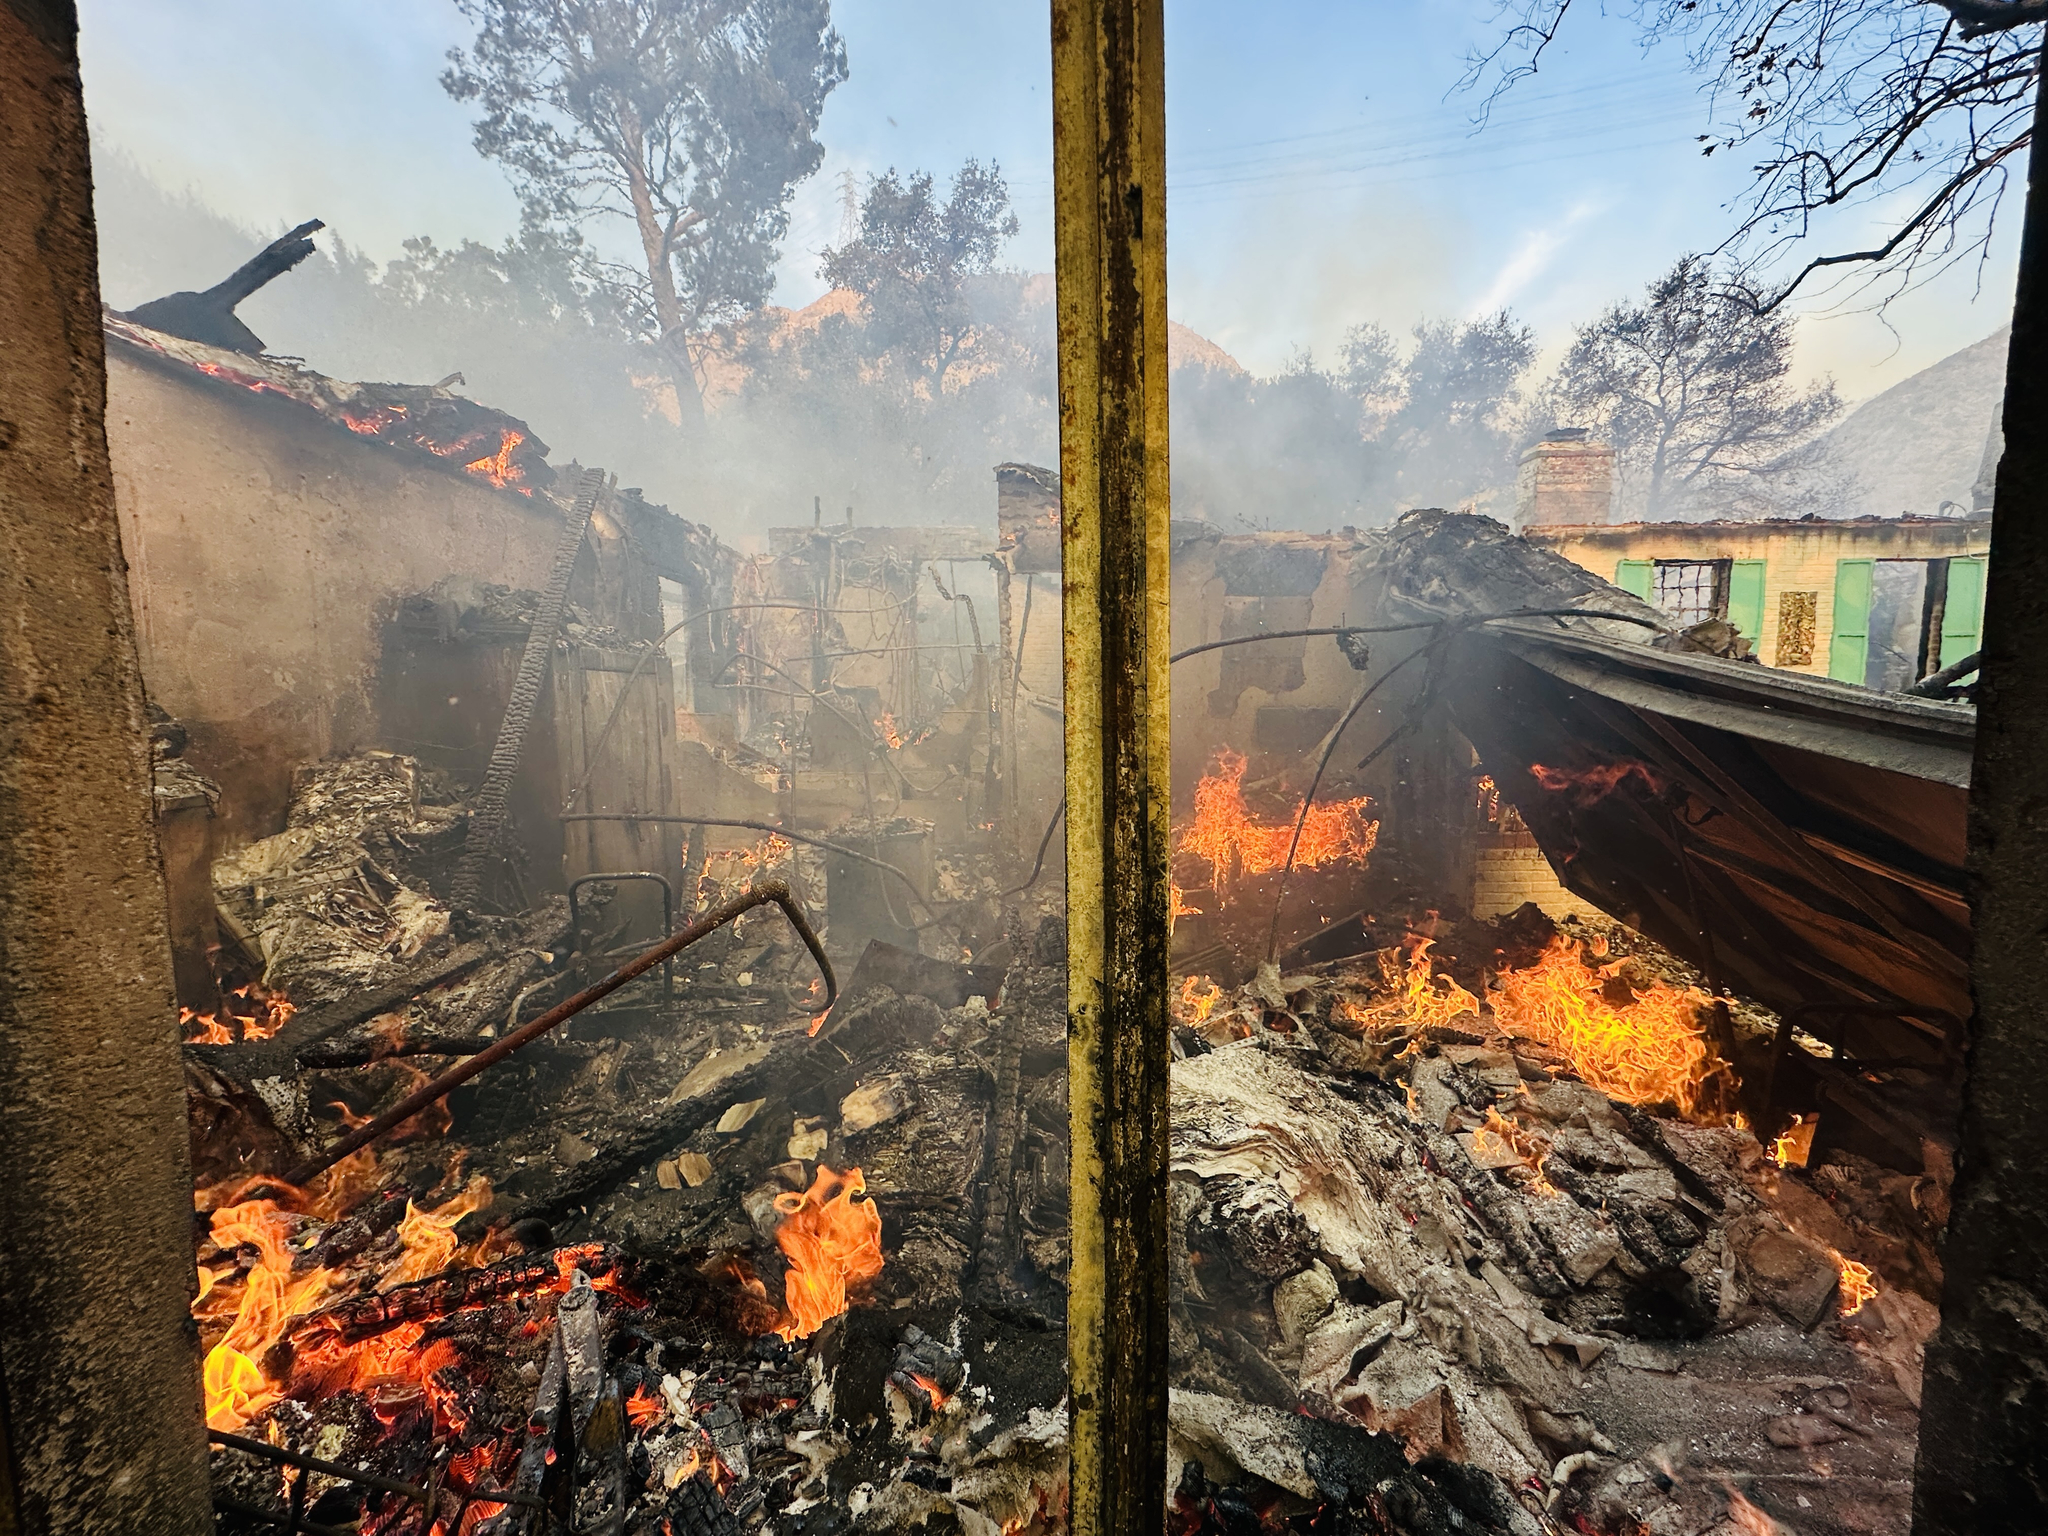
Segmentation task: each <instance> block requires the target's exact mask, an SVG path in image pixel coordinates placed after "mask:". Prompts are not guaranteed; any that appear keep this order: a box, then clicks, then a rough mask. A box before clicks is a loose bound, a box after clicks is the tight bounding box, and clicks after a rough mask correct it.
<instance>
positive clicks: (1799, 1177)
mask: <svg viewBox="0 0 2048 1536" xmlns="http://www.w3.org/2000/svg"><path fill="white" fill-rule="evenodd" d="M1366 936H1367V939H1368V940H1369V941H1376V942H1377V943H1378V945H1379V946H1381V947H1379V948H1377V949H1376V950H1371V951H1369V952H1368V953H1366V954H1364V955H1360V956H1356V957H1352V958H1349V959H1346V960H1340V961H1336V962H1331V963H1326V964H1323V965H1319V966H1315V967H1312V968H1309V969H1307V970H1304V971H1303V972H1302V973H1300V974H1293V975H1281V974H1280V973H1279V972H1278V970H1277V969H1275V968H1274V967H1272V966H1270V965H1268V966H1266V967H1264V968H1262V969H1261V970H1260V971H1259V973H1258V974H1257V975H1256V976H1255V977H1254V978H1253V980H1252V981H1251V982H1250V983H1248V984H1246V985H1244V986H1242V987H1240V988H1235V989H1228V988H1223V987H1218V986H1216V985H1214V984H1212V983H1211V982H1209V981H1208V980H1207V979H1206V978H1202V977H1189V978H1185V979H1184V980H1183V981H1182V982H1181V984H1180V989H1179V995H1178V1001H1177V1004H1176V1015H1177V1022H1176V1025H1175V1054H1176V1057H1177V1059H1176V1060H1175V1062H1174V1064H1173V1068H1172V1095H1173V1139H1172V1146H1173V1153H1172V1157H1173V1162H1172V1200H1173V1210H1172V1222H1173V1228H1172V1230H1173V1233H1174V1237H1175V1241H1174V1245H1173V1249H1172V1261H1173V1264H1174V1297H1175V1301H1174V1313H1173V1332H1172V1344H1173V1352H1174V1353H1173V1358H1174V1372H1175V1374H1174V1392H1173V1399H1172V1438H1171V1457H1170V1460H1171V1467H1170V1470H1171V1473H1172V1476H1173V1478H1174V1484H1173V1486H1174V1487H1175V1488H1176V1490H1177V1496H1176V1501H1175V1507H1176V1509H1177V1510H1178V1518H1179V1520H1180V1524H1179V1525H1178V1526H1177V1528H1178V1529H1182V1530H1185V1531H1187V1532H1190V1533H1193V1532H1207V1531H1218V1532H1221V1531H1239V1530H1250V1529H1252V1528H1253V1525H1254V1524H1256V1525H1258V1526H1259V1527H1260V1528H1261V1529H1266V1530H1271V1529H1274V1528H1276V1525H1279V1526H1286V1527H1288V1528H1291V1529H1298V1530H1324V1529H1358V1530H1374V1531H1378V1530H1398V1531H1416V1532H1419V1531H1451V1530H1470V1529H1474V1528H1479V1529H1486V1530H1499V1531H1514V1532H1518V1533H1519V1532H1532V1531H1537V1530H1576V1531H1582V1532H1601V1533H1615V1532H1624V1531H1626V1532H1647V1531H1654V1532H1658V1533H1660V1536H1664V1533H1669V1536H1680V1533H1683V1536H1694V1533H1708V1532H1745V1533H1747V1532H1756V1531H1767V1530H1768V1531H1788V1532H1800V1533H1824V1532H1845V1533H1846V1532H1851V1531H1856V1532H1866V1531H1897V1532H1904V1531H1906V1530H1907V1529H1908V1527H1909V1525H1910V1520H1911V1475H1912V1467H1913V1457H1914V1449H1915V1441H1916V1430H1917V1407H1918V1403H1919V1399H1920V1360H1921V1352H1922V1347H1923V1345H1924V1343H1925V1341H1926V1339H1927V1338H1928V1337H1929V1336H1930V1335H1931V1334H1932V1332H1933V1330H1934V1328H1935V1325H1936V1322H1937V1320H1938V1316H1937V1312H1936V1306H1935V1302H1936V1298H1937V1297H1938V1296H1939V1291H1940V1263H1939V1259H1938V1257H1937V1252H1936V1245H1937V1243H1938V1239H1939V1235H1940V1229H1941V1225H1942V1223H1943V1221H1944V1220H1945V1218H1946V1209H1947V1207H1946V1200H1947V1187H1948V1180H1949V1176H1950V1169H1949V1167H1948V1164H1947V1160H1946V1157H1945V1155H1944V1154H1943V1153H1942V1152H1941V1151H1940V1149H1939V1148H1936V1147H1934V1146H1932V1145H1931V1144H1930V1146H1929V1148H1928V1149H1927V1163H1928V1166H1927V1168H1926V1169H1925V1171H1924V1172H1922V1173H1919V1174H1913V1175H1907V1174H1901V1173H1898V1172H1895V1171H1894V1170H1892V1169H1889V1168H1885V1167H1882V1166H1880V1165H1879V1164H1877V1163H1874V1162H1872V1161H1870V1160H1868V1159H1866V1158H1863V1157H1861V1156H1859V1155H1857V1154H1856V1153H1855V1152H1853V1151H1849V1150H1845V1149H1842V1148H1839V1147H1828V1146H1827V1145H1826V1144H1825V1141H1823V1143H1822V1144H1821V1146H1820V1147H1819V1148H1818V1149H1816V1147H1815V1144H1814V1140H1813V1138H1814V1132H1815V1129H1816V1127H1815V1125H1814V1124H1813V1123H1812V1122H1811V1121H1810V1120H1809V1121H1801V1122H1798V1123H1796V1124H1794V1125H1793V1126H1792V1127H1790V1128H1789V1129H1788V1131H1787V1133H1786V1134H1784V1135H1782V1136H1778V1137H1775V1138H1772V1139H1771V1140H1770V1141H1769V1143H1768V1144H1765V1143H1760V1142H1759V1140H1758V1138H1757V1136H1756V1135H1755V1134H1753V1133H1752V1131H1751V1130H1750V1129H1749V1119H1748V1116H1749V1114H1750V1113H1756V1112H1758V1110H1757V1108H1756V1106H1757V1105H1758V1103H1759V1102H1760V1100H1761V1097H1762V1096H1760V1095H1759V1093H1758V1091H1757V1090H1756V1089H1754V1088H1745V1087H1744V1085H1743V1074H1744V1070H1745V1069H1748V1070H1749V1071H1750V1072H1751V1073H1752V1074H1754V1073H1755V1072H1756V1071H1757V1069H1758V1065H1759V1064H1760V1063H1763V1062H1767V1061H1768V1059H1769V1043H1770V1031H1771V1029H1772V1027H1773V1025H1774V1022H1775V1021H1774V1020H1773V1019H1772V1018H1771V1017H1770V1016H1769V1015H1767V1014H1762V1013H1761V1012H1760V1011H1758V1010H1754V1009H1746V1008H1735V1009H1731V1008H1730V1007H1729V1005H1728V1004H1727V1003H1726V1002H1725V1001H1723V1000H1717V999H1715V998H1713V997H1711V996H1710V995H1709V994H1708V993H1707V992H1706V991H1705V990H1703V989H1701V988H1700V987H1699V986H1698V985H1697V984H1696V982H1697V978H1695V977H1693V976H1692V975H1691V974H1690V973H1689V972H1688V971H1687V970H1686V968H1685V967H1684V966H1683V964H1682V963H1681V962H1678V961H1677V960H1675V959H1674V958H1672V957H1671V956H1669V955H1668V954H1665V953H1664V952H1662V951H1659V950H1657V949H1656V948H1655V947H1654V946H1652V945H1650V944H1649V943H1648V942H1647V941H1645V940H1643V939H1642V938H1641V937H1640V936H1639V935H1632V934H1630V933H1629V932H1628V930H1625V929H1621V928H1619V927H1618V925H1605V924H1603V925H1599V926H1598V927H1596V926H1594V925H1591V924H1587V923H1584V922H1579V923H1573V924H1567V925H1565V926H1563V927H1562V928H1560V926H1559V925H1555V924H1553V923H1552V922H1551V920H1549V919H1548V918H1545V917H1544V916H1543V915H1542V914H1541V913H1540V912H1538V911H1537V910H1536V909H1535V908H1534V907H1525V908H1524V909H1522V910H1521V911H1520V912H1518V913H1516V914H1514V915H1513V916H1512V917H1510V918H1507V919H1504V920H1502V921H1500V922H1498V923H1494V924H1488V923H1481V922H1469V921H1468V922H1462V923H1458V924H1455V925H1450V924H1445V925H1442V926H1441V927H1439V925H1438V924H1437V923H1436V922H1435V918H1434V914H1430V915H1428V916H1427V917H1422V916H1420V915H1418V918H1417V920H1416V922H1415V923H1414V924H1413V925H1404V924H1401V923H1398V922H1396V923H1391V924H1388V925H1386V930H1385V931H1380V932H1377V933H1375V932H1374V931H1373V930H1372V929H1371V928H1368V930H1367V935H1366ZM1745 1106H1748V1108H1747V1109H1746V1108H1745ZM1338 1427H1346V1428H1350V1429H1353V1430H1367V1431H1372V1432H1373V1433H1372V1434H1371V1435H1370V1436H1366V1437H1363V1438H1362V1439H1361V1438H1359V1437H1353V1438H1349V1439H1342V1440H1339V1439H1338V1438H1336V1437H1334V1435H1333V1431H1334V1430H1335V1429H1336V1428H1338ZM1361 1444H1364V1445H1368V1446H1370V1448H1371V1449H1370V1453H1369V1454H1365V1453H1362V1452H1361V1451H1360V1446H1361ZM1340 1446H1341V1447H1343V1448H1344V1449H1342V1450H1341V1451H1340V1449H1339V1447H1340ZM1362 1454H1364V1462H1363V1463H1361V1460H1360V1457H1361V1455H1362ZM1403 1469H1406V1476H1405V1477H1403V1476H1400V1475H1397V1474H1399V1473H1401V1472H1402V1470H1403ZM1338 1511H1344V1512H1345V1513H1344V1514H1343V1515H1342V1516H1341V1518H1337V1519H1335V1521H1334V1523H1333V1517H1334V1516H1337V1514H1338ZM1346 1522H1348V1523H1346Z"/></svg>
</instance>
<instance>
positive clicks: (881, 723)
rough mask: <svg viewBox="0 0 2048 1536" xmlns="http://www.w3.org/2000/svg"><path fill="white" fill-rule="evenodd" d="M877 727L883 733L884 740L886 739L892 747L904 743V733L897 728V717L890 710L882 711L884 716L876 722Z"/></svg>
mask: <svg viewBox="0 0 2048 1536" xmlns="http://www.w3.org/2000/svg"><path fill="white" fill-rule="evenodd" d="M875 729H876V730H878V731H880V732H881V733H882V740H884V741H886V742H887V743H888V744H889V746H890V747H891V749H894V748H896V747H900V746H902V745H903V733H902V732H901V731H899V730H897V729H896V717H895V716H894V715H893V714H891V713H890V712H889V711H888V710H886V709H885V710H883V711H882V718H881V719H879V720H877V721H876V722H875Z"/></svg>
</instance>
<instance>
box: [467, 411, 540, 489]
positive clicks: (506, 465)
mask: <svg viewBox="0 0 2048 1536" xmlns="http://www.w3.org/2000/svg"><path fill="white" fill-rule="evenodd" d="M525 441H526V434H525V433H524V432H515V431H513V430H512V428H510V427H506V428H505V429H504V431H503V433H502V434H501V435H500V437H499V439H498V451H497V452H496V453H487V454H485V455H484V456H483V457H482V458H480V459H471V460H470V461H469V462H468V463H467V464H465V465H463V466H462V467H463V468H464V469H466V470H468V471H469V472H470V473H471V474H472V475H481V476H483V478H484V479H486V480H488V481H490V482H491V484H493V485H495V486H496V487H498V489H499V490H501V491H502V490H508V489H512V488H514V487H513V482H514V481H516V480H518V479H520V478H521V475H520V470H519V466H518V465H516V464H514V463H513V462H512V454H513V451H514V450H515V449H517V448H518V447H519V445H520V444H521V443H523V442H525Z"/></svg>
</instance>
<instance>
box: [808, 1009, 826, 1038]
mask: <svg viewBox="0 0 2048 1536" xmlns="http://www.w3.org/2000/svg"><path fill="white" fill-rule="evenodd" d="M831 1016H832V1010H831V1009H830V1008H827V1009H826V1010H825V1011H824V1012H823V1013H821V1014H818V1015H817V1016H816V1017H814V1018H813V1019H812V1020H811V1027H810V1028H809V1029H807V1030H805V1031H804V1033H805V1034H806V1035H815V1034H816V1033H817V1032H818V1031H819V1030H821V1029H823V1028H824V1027H825V1020H827V1019H828V1018H830V1017H831Z"/></svg>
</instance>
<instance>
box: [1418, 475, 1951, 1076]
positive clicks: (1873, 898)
mask: <svg viewBox="0 0 2048 1536" xmlns="http://www.w3.org/2000/svg"><path fill="white" fill-rule="evenodd" d="M1380 563H1381V571H1382V575H1383V579H1384V582H1385V607H1384V610H1383V616H1384V617H1385V618H1386V619H1388V620H1390V621H1402V620H1408V619H1413V620H1417V621H1441V620H1456V619H1460V618H1470V617H1472V616H1476V615H1481V614H1488V613H1505V612H1512V611H1515V610H1528V609H1556V608H1573V609H1585V610H1588V611H1589V612H1600V613H1605V614H1612V615H1616V616H1619V618H1620V619H1621V620H1622V622H1616V621H1615V620H1612V619H1593V618H1585V619H1581V618H1576V617H1572V618H1558V617H1546V618H1537V617H1524V618H1517V619H1511V620H1506V621H1500V622H1492V623H1486V624H1473V625H1470V626H1469V627H1466V626H1460V627H1457V628H1454V629H1446V630H1442V631H1439V632H1438V633H1439V634H1440V635H1441V636H1442V637H1443V641H1444V645H1445V650H1444V652H1443V655H1442V659H1441V661H1440V662H1439V664H1438V665H1437V666H1436V667H1435V668H1434V669H1433V676H1432V680H1431V685H1432V686H1433V687H1434V688H1435V689H1436V690H1438V693H1437V696H1438V697H1440V698H1441V699H1442V701H1443V702H1444V704H1445V705H1446V706H1447V708H1448V709H1449V711H1450V714H1451V718H1452V720H1453V721H1454V723H1455V724H1456V725H1457V727H1458V729H1459V730H1460V731H1461V732H1463V734H1464V735H1465V736H1466V738H1467V739H1468V740H1469V741H1471V743H1472V744H1473V746H1474V748H1475V749H1476V750H1477V751H1478V753H1479V755H1480V757H1481V759H1482V760H1483V762H1484V764H1485V767H1486V770H1487V772H1488V773H1489V774H1490V775H1491V776H1492V777H1493V779H1494V780H1495V782H1496V783H1497V784H1498V785H1499V787H1500V790H1501V793H1502V794H1503V796H1504V797H1505V798H1506V799H1507V800H1508V801H1509V802H1510V803H1512V804H1513V805H1514V806H1515V807H1516V809H1517V810H1518V811H1519V812H1520V813H1521V816H1522V818H1523V820H1524V821H1526V822H1527V824H1528V826H1529V829H1530V831H1531V832H1532V833H1533V834H1534V835H1535V837H1536V840H1537V842H1538V843H1539V845H1540V846H1541V847H1542V849H1543V851H1544V853H1545V855H1546V856H1547V857H1548V858H1549V860H1550V862H1551V864H1552V865H1553V867H1554V868H1555V869H1556V871H1557V873H1558V876H1559V878H1560V879H1561V880H1562V881H1563V882H1564V884H1565V885H1566V886H1567V887H1568V888H1569V889H1570V890H1572V891H1573V892H1574V893H1575V894H1577V895H1579V896H1581V897H1582V898H1584V899H1585V900H1587V901H1590V902H1592V903H1593V904H1595V905H1597V906H1598V907H1600V908H1601V909H1602V910H1604V911H1606V912H1608V913H1610V914H1612V915H1614V916H1615V917H1618V918H1620V919H1622V920H1623V921H1625V922H1627V923H1628V924H1630V925H1631V926H1633V927H1635V928H1638V929H1640V930H1641V931H1643V932H1644V933H1647V934H1649V935H1650V936H1651V937H1652V938H1654V939H1656V940H1657V941H1658V942H1659V943H1661V944H1663V945H1665V946H1666V947H1668V948H1670V949H1671V950H1673V951H1675V952H1676V953H1678V954H1680V955H1682V956H1684V957H1685V958H1686V959H1687V960H1689V961H1691V962H1692V963H1693V964H1695V965H1697V966H1699V967H1700V968H1701V969H1702V970H1703V971H1704V972H1706V974H1707V975H1708V976H1709V977H1710V978H1711V979H1712V980H1713V981H1714V982H1716V983H1718V984H1720V985H1723V986H1727V987H1729V988H1731V989H1733V990H1735V991H1737V992H1740V993H1743V994H1745V995H1747V996H1750V997H1753V998H1755V999H1756V1000H1758V1001H1759V1002H1762V1003H1765V1004H1767V1005H1768V1006H1770V1007H1771V1008H1773V1009H1774V1010H1776V1011H1777V1012H1778V1013H1780V1014H1781V1015H1790V1016H1792V1017H1793V1018H1796V1019H1797V1020H1799V1021H1800V1022H1801V1026H1802V1027H1803V1028H1806V1029H1808V1030H1809V1031H1810V1032H1811V1033H1814V1034H1818V1035H1820V1036H1821V1037H1822V1038H1828V1037H1830V1036H1831V1035H1832V1034H1834V1033H1835V1032H1836V1030H1837V1029H1838V1028H1840V1027H1842V1021H1844V1020H1845V1019H1851V1018H1853V1019H1854V1020H1855V1024H1854V1033H1855V1035H1856V1039H1857V1046H1856V1050H1855V1054H1856V1055H1857V1056H1858V1057H1859V1058H1861V1059H1862V1060H1863V1061H1865V1062H1866V1063H1873V1062H1877V1061H1880V1060H1885V1061H1907V1062H1920V1063H1924V1064H1926V1065H1928V1066H1930V1067H1931V1066H1935V1065H1937V1064H1943V1063H1953V1061H1954V1060H1955V1059H1956V1058H1957V1055H1958V1053H1959V1051H1960V1045H1961V1039H1962V1026H1963V1025H1964V1023H1965V1022H1966V1021H1967V1019H1968V1018H1969V1015H1970V991H1969V969H1968V968H1969V958H1970V937H1971V936H1970V911H1969V906H1968V902H1967V898H1966V894H1965V884H1964V869H1963V864H1964V812H1965V803H1966V800H1967V798H1968V791H1969V779H1970V760H1971V750H1972V743H1973V740H1974V737H1975V731H1976V711H1975V709H1974V708H1972V707H1971V706H1968V705H1964V704H1950V703H1937V702H1934V701H1932V700H1922V699H1916V698H1908V697H1903V696H1900V695H1895V694H1884V693H1876V692H1872V691H1870V690H1867V689H1864V688H1858V687H1855V686H1852V685H1849V684H1845V683H1837V682H1833V681H1830V680H1828V679H1825V678H1817V677H1811V676H1806V675H1803V674H1796V673H1790V672H1784V671H1779V670H1775V669H1771V668H1767V667H1763V666H1760V665H1757V664H1755V663H1754V662H1745V661H1736V660H1727V659H1723V658H1721V657H1718V656H1713V655H1703V654H1693V653H1689V652H1688V651H1687V650H1686V649H1685V648H1684V645H1685V642H1684V640H1683V638H1682V637H1680V636H1677V635H1675V634H1673V633H1672V632H1671V628H1670V625H1669V622H1668V621H1667V620H1664V619H1663V618H1662V616H1661V615H1659V614H1658V613H1657V611H1656V610H1654V609H1651V608H1649V607H1648V606H1647V605H1645V604H1643V603H1641V602H1640V601H1638V600H1637V599H1635V598H1632V597H1630V596H1629V595H1628V594H1626V593H1624V592H1622V591H1621V590H1620V589H1618V588H1616V587H1613V586H1610V585H1609V584H1608V583H1606V582H1604V581H1602V580H1600V579H1599V578H1598V577H1595V576H1593V575H1592V574H1591V573H1589V572H1587V571H1585V570H1583V569H1582V568H1580V567H1578V566H1575V565H1573V564H1571V563H1570V562H1568V561H1566V560H1564V559H1562V558H1561V557H1559V556H1556V555H1553V554H1550V553H1549V552H1548V551H1545V550H1541V549H1538V548H1536V547H1535V546H1533V545H1530V544H1527V543H1525V542H1523V541H1522V540H1520V539H1516V538H1513V537H1511V536H1510V535H1509V534H1508V533H1507V531H1506V530H1505V529H1504V528H1502V527H1501V526H1500V525H1499V524H1498V523H1496V522H1494V521H1492V520H1491V519H1489V518H1483V517H1477V516H1472V515H1468V514H1452V513H1446V512H1440V511H1423V512H1413V513H1410V514H1408V515H1407V516H1406V517H1404V518H1402V519H1401V520H1400V521H1399V522H1398V523H1396V524H1395V525H1394V527H1393V528H1392V529H1390V530H1389V533H1388V537H1387V540H1386V543H1385V546H1384V552H1383V553H1382V555H1381V556H1380ZM1824 1020H1825V1021H1828V1022H1823V1021H1824ZM1789 1028H1790V1023H1789V1021H1788V1033H1789ZM1841 1075H1843V1076H1845V1077H1846V1076H1849V1075H1850V1074H1847V1073H1843V1074H1841Z"/></svg>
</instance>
